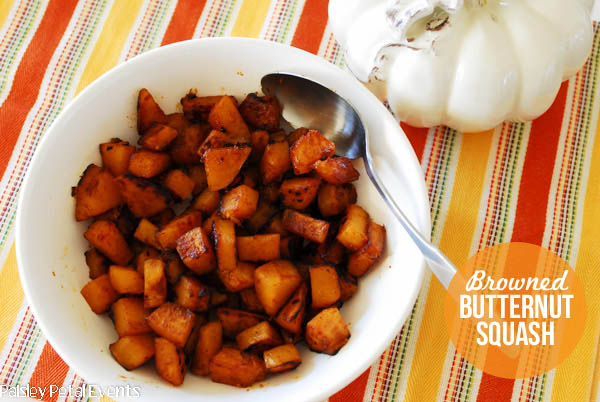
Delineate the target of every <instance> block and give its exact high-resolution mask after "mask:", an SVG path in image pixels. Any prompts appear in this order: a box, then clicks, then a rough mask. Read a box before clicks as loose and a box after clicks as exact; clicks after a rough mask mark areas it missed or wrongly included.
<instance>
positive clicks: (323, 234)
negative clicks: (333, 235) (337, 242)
mask: <svg viewBox="0 0 600 402" xmlns="http://www.w3.org/2000/svg"><path fill="white" fill-rule="evenodd" d="M281 222H282V224H283V227H284V229H285V230H289V231H290V232H292V233H294V234H297V235H298V236H301V237H304V238H305V239H308V240H310V241H314V242H315V243H323V242H324V241H325V240H326V238H327V232H328V231H329V223H327V222H325V221H322V220H320V219H315V218H313V217H311V216H308V215H305V214H301V213H300V212H297V211H294V210H291V209H286V210H285V211H283V216H282V218H281Z"/></svg>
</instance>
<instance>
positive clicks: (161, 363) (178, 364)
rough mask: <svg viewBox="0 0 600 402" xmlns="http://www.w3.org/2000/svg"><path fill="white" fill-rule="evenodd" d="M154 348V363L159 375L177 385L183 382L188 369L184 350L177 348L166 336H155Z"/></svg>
mask: <svg viewBox="0 0 600 402" xmlns="http://www.w3.org/2000/svg"><path fill="white" fill-rule="evenodd" d="M154 349H155V350H156V353H155V356H154V364H155V366H156V372H157V373H158V375H159V376H161V378H163V379H164V380H166V381H168V382H170V383H171V384H173V385H175V386H179V385H181V384H183V379H184V378H185V373H186V371H187V365H186V364H185V355H184V354H183V351H181V350H177V347H176V346H175V344H174V343H173V342H171V341H169V340H168V339H165V338H155V339H154Z"/></svg>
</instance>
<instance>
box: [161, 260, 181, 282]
mask: <svg viewBox="0 0 600 402" xmlns="http://www.w3.org/2000/svg"><path fill="white" fill-rule="evenodd" d="M163 261H165V264H166V265H165V276H166V277H167V283H168V284H169V285H174V284H176V283H177V281H179V278H180V277H181V275H183V274H184V273H185V271H186V268H185V265H184V264H183V261H181V258H179V255H177V253H165V255H163Z"/></svg>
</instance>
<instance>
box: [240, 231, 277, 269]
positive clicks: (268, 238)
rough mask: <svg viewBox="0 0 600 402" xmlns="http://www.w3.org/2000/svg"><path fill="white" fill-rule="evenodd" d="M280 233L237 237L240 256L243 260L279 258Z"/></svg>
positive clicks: (256, 260)
mask: <svg viewBox="0 0 600 402" xmlns="http://www.w3.org/2000/svg"><path fill="white" fill-rule="evenodd" d="M279 241H280V235H279V234H260V235H254V236H240V237H238V238H237V239H236V244H237V252H238V258H239V259H240V260H242V261H254V262H258V261H271V260H278V259H279Z"/></svg>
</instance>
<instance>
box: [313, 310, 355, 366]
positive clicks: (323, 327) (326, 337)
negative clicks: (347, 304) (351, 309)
mask: <svg viewBox="0 0 600 402" xmlns="http://www.w3.org/2000/svg"><path fill="white" fill-rule="evenodd" d="M304 336H305V338H306V343H307V344H308V346H309V347H310V349H311V350H313V351H315V352H322V353H327V354H330V355H334V354H336V353H337V352H338V350H340V348H341V347H342V346H344V345H345V344H346V342H348V339H349V338H350V331H349V330H348V326H347V325H346V323H345V322H344V319H343V318H342V315H341V314H340V311H339V310H338V308H337V307H329V308H326V309H325V310H322V311H321V312H320V313H319V314H317V315H316V316H314V317H313V318H312V319H311V320H310V321H309V322H308V323H307V324H306V332H305V334H304Z"/></svg>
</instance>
